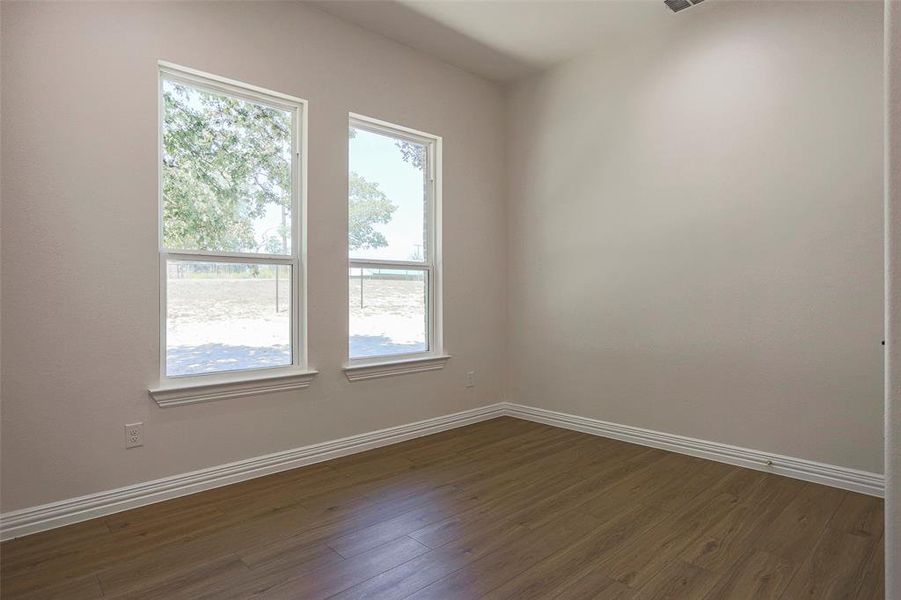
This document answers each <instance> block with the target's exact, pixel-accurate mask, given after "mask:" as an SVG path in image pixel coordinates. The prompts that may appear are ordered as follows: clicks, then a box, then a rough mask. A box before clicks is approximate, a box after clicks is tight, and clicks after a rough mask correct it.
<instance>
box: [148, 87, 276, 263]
mask: <svg viewBox="0 0 901 600" xmlns="http://www.w3.org/2000/svg"><path fill="white" fill-rule="evenodd" d="M292 120H293V119H292V113H291V112H290V111H286V110H279V109H277V108H271V107H268V106H264V105H262V104H255V103H253V102H249V101H246V100H241V99H238V98H235V97H232V96H227V95H224V94H219V93H213V92H207V91H204V90H200V89H197V88H194V87H191V86H189V85H186V84H183V83H179V82H175V81H169V80H164V81H163V153H162V154H163V156H162V161H163V163H162V184H163V244H164V245H165V247H166V248H169V249H172V250H210V251H220V252H261V253H267V254H290V253H291V140H292V135H291V128H292Z"/></svg>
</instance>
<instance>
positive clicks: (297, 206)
mask: <svg viewBox="0 0 901 600" xmlns="http://www.w3.org/2000/svg"><path fill="white" fill-rule="evenodd" d="M167 80H168V81H175V82H178V83H182V84H185V85H189V86H191V87H194V88H196V89H200V90H203V91H206V92H211V93H214V94H223V95H228V96H232V97H235V98H238V99H241V100H245V101H248V102H253V103H256V104H262V105H265V106H269V107H272V108H277V109H279V110H284V111H288V112H290V113H291V119H292V127H291V157H292V160H291V251H290V253H289V254H284V255H282V254H265V253H254V252H217V251H209V250H180V249H170V248H167V247H166V245H165V243H164V238H163V215H164V204H165V199H164V197H163V168H162V164H163V126H164V120H165V103H164V101H163V82H164V81H167ZM157 103H158V115H157V136H158V139H157V210H158V216H157V246H158V255H159V278H160V279H159V285H160V288H159V289H160V302H159V305H160V306H159V309H160V310H159V316H160V321H159V331H160V337H159V340H160V352H159V358H160V368H159V386H158V387H157V388H156V389H155V390H151V395H152V396H154V398H155V399H156V400H157V402H158V403H160V404H161V406H162V405H163V403H162V402H160V398H166V399H167V401H168V402H169V404H184V403H191V402H200V401H206V400H214V399H218V396H221V397H223V398H224V397H235V396H240V395H250V394H251V393H261V392H266V391H277V390H279V389H293V388H296V387H307V386H308V385H309V379H308V378H307V377H306V376H312V375H314V374H315V371H311V370H308V367H307V322H306V320H307V313H306V307H307V302H306V290H307V280H306V272H307V269H306V258H307V257H306V236H305V233H306V231H305V230H306V196H307V194H306V181H307V159H306V157H307V138H306V132H307V101H306V100H303V99H302V98H297V97H294V96H289V95H287V94H282V93H280V92H275V91H272V90H267V89H264V88H261V87H257V86H255V85H251V84H247V83H243V82H240V81H236V80H233V79H228V78H225V77H220V76H218V75H213V74H210V73H205V72H202V71H198V70H196V69H191V68H188V67H183V66H180V65H176V64H173V63H169V62H165V61H158V69H157ZM169 261H191V262H205V263H251V264H270V265H280V266H289V267H290V268H291V280H292V283H291V286H290V290H291V308H290V311H289V319H290V328H291V364H289V365H282V366H274V367H260V368H251V369H235V370H230V371H218V372H211V373H195V374H186V375H174V376H173V375H168V374H167V372H166V354H167V352H166V351H167V341H166V325H167V308H168V307H167V304H168V297H167V292H168V290H167V281H168V279H167V267H168V264H169ZM292 376H302V377H299V378H297V377H294V378H293V379H292ZM286 378H287V379H286ZM269 379H271V380H273V381H276V382H278V383H274V384H273V385H272V387H271V390H270V389H269V388H268V387H267V386H266V385H262V386H260V385H256V386H244V387H245V388H246V389H247V390H250V391H249V392H248V393H240V390H238V391H232V392H227V391H224V390H222V389H220V388H218V387H216V386H218V385H219V384H230V383H233V384H239V383H242V382H259V381H265V380H269ZM295 379H296V381H294V380H295ZM289 380H290V381H292V382H293V383H294V385H289V384H288V383H286V381H289ZM180 389H187V390H191V389H196V390H202V394H203V396H204V397H203V398H201V399H198V398H199V397H198V398H195V397H194V396H191V395H190V392H187V396H185V397H182V396H183V395H182V394H180V393H179V392H178V390H180ZM157 396H160V397H157ZM210 396H216V397H210ZM173 397H174V398H175V400H174V401H173V400H172V398H173ZM167 405H168V404H167Z"/></svg>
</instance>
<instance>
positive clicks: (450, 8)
mask: <svg viewBox="0 0 901 600" xmlns="http://www.w3.org/2000/svg"><path fill="white" fill-rule="evenodd" d="M310 4H313V5H314V6H316V7H317V8H319V9H321V10H323V11H325V12H328V13H330V14H332V15H334V16H336V17H339V18H341V19H344V20H346V21H350V22H352V23H356V24H357V25H360V26H361V27H364V28H365V29H369V30H371V31H374V32H376V33H380V34H382V35H384V36H386V37H389V38H391V39H394V40H396V41H398V42H400V43H402V44H406V45H407V46H411V47H413V48H416V49H418V50H422V51H424V52H427V53H429V54H431V55H433V56H436V57H438V58H440V59H441V60H444V61H446V62H448V63H451V64H454V65H456V66H458V67H461V68H463V69H466V70H467V71H470V72H473V73H476V74H477V75H481V76H483V77H487V78H489V79H492V80H495V81H499V82H509V81H512V80H514V79H517V78H520V77H523V76H527V75H529V74H531V73H534V72H537V71H540V70H542V69H544V68H547V67H549V66H551V65H554V64H556V63H559V62H561V61H564V60H567V59H569V58H572V57H574V56H577V55H579V54H582V53H584V52H587V51H590V50H591V49H593V48H594V47H596V46H598V45H600V44H601V43H602V42H603V41H605V40H607V39H610V38H618V37H621V36H627V35H628V33H629V32H630V31H632V30H640V31H642V32H643V33H646V32H647V31H648V30H652V29H654V28H657V27H663V26H666V25H667V24H668V23H671V22H672V21H673V19H676V18H678V17H677V16H676V15H675V14H674V13H672V12H671V11H670V10H669V9H668V8H666V6H664V4H663V1H662V0H317V1H313V2H310ZM703 7H704V5H703V4H702V5H700V6H699V7H698V8H703ZM695 10H697V9H695Z"/></svg>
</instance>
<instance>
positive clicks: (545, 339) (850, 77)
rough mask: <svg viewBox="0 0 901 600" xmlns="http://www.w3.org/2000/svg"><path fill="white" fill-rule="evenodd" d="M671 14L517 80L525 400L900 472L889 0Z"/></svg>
mask: <svg viewBox="0 0 901 600" xmlns="http://www.w3.org/2000/svg"><path fill="white" fill-rule="evenodd" d="M670 23H671V24H670V25H669V26H668V27H667V28H665V29H664V30H661V31H654V32H648V33H647V34H645V35H642V36H640V38H637V37H634V36H633V37H631V38H624V39H619V40H609V43H608V44H607V45H606V46H605V47H603V48H601V49H600V50H599V51H598V52H597V53H595V54H593V55H592V56H588V57H583V58H581V59H579V60H576V61H573V62H571V63H568V64H565V65H563V66H560V67H558V68H556V69H554V70H553V71H551V72H549V73H546V74H544V75H542V76H539V77H537V78H534V79H532V80H529V81H527V82H524V83H521V84H519V85H517V86H516V87H515V89H514V90H513V92H512V95H511V96H512V97H511V102H512V105H511V111H510V119H509V124H510V125H509V129H510V132H511V136H510V143H509V148H510V152H509V158H510V169H509V177H510V187H509V190H508V194H509V201H508V205H509V213H508V221H509V225H508V240H509V245H508V256H509V262H508V265H509V269H510V271H509V275H508V279H509V285H508V297H509V303H508V314H509V321H508V335H509V340H510V342H509V351H510V386H509V387H510V398H509V399H510V400H512V401H515V402H521V403H524V404H530V405H537V406H541V407H545V408H550V409H554V410H560V411H565V412H571V413H575V414H578V415H584V416H589V417H595V418H599V419H603V420H607V421H613V422H617V423H623V424H628V425H633V426H639V427H647V428H651V429H656V430H661V431H665V432H671V433H677V434H683V435H688V436H693V437H698V438H703V439H708V440H715V441H720V442H725V443H729V444H734V445H739V446H744V447H749V448H755V449H763V450H766V451H771V452H775V453H781V454H787V455H791V456H795V457H801V458H806V459H812V460H817V461H823V462H826V463H832V464H836V465H842V466H847V467H854V468H859V469H865V470H868V471H873V472H882V470H883V469H882V446H883V444H882V389H883V381H882V347H881V346H880V340H882V324H883V318H882V289H883V283H882V266H883V260H882V189H883V188H882V108H881V107H882V89H883V86H882V6H881V3H860V2H855V3H839V2H822V3H820V2H801V3H787V2H717V3H714V2H709V3H707V4H705V5H701V6H699V7H697V8H693V9H691V10H688V11H686V12H684V13H680V14H678V15H674V16H673V19H672V21H671V22H670ZM639 40H640V42H639Z"/></svg>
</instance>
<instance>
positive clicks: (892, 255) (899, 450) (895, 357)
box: [885, 0, 901, 599]
mask: <svg viewBox="0 0 901 600" xmlns="http://www.w3.org/2000/svg"><path fill="white" fill-rule="evenodd" d="M885 46H886V48H885V74H886V84H887V88H886V96H885V98H886V107H885V108H886V112H885V118H886V135H887V136H888V139H887V142H888V143H887V144H886V147H885V149H886V155H885V170H886V173H885V175H886V177H885V183H886V196H885V208H886V211H885V219H886V228H885V232H886V242H887V243H886V246H885V248H886V253H885V256H886V266H887V268H886V270H885V273H886V296H885V298H886V304H885V307H886V316H887V317H888V319H887V327H886V339H887V342H888V343H887V348H886V351H887V354H886V357H887V360H886V363H885V364H886V377H885V384H886V394H885V400H886V402H885V404H886V411H885V417H886V418H885V432H886V440H887V442H886V447H885V488H886V489H885V493H886V496H885V507H886V510H885V540H886V544H885V559H886V560H885V565H886V579H887V582H886V596H885V597H886V598H890V599H891V598H901V1H899V0H891V1H890V2H886V3H885Z"/></svg>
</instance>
